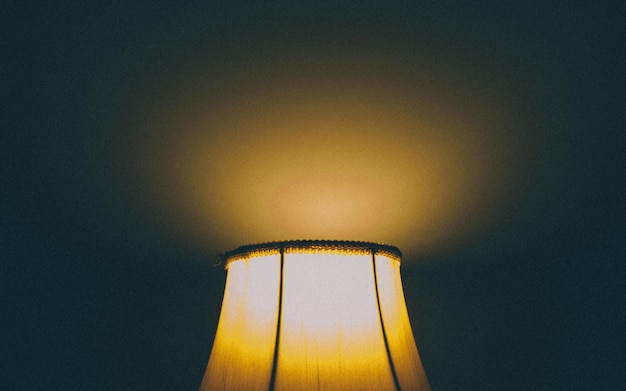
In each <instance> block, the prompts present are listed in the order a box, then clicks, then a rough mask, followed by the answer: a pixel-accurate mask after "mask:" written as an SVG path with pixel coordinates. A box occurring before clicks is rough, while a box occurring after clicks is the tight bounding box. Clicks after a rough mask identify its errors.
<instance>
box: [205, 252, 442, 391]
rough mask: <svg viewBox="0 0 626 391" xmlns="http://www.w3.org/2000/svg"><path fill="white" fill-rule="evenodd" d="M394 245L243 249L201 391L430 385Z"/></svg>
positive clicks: (231, 272) (233, 267) (229, 259)
mask: <svg viewBox="0 0 626 391" xmlns="http://www.w3.org/2000/svg"><path fill="white" fill-rule="evenodd" d="M400 256H401V254H400V252H399V251H398V250H397V249H396V248H395V247H391V246H385V245H379V244H372V243H365V242H339V241H298V242H296V241H293V242H280V243H266V244H261V245H255V246H244V247H241V248H239V249H237V250H235V251H233V252H231V253H229V254H226V256H225V258H226V259H225V262H226V268H227V269H228V277H227V280H226V288H225V292H224V301H223V303H222V311H221V314H220V320H219V323H218V328H217V334H216V337H215V342H214V344H213V350H212V352H211V357H210V359H209V364H208V366H207V370H206V373H205V375H204V379H203V381H202V384H201V386H200V390H201V391H208V390H238V391H239V390H241V391H244V390H245V391H248V390H264V391H265V390H302V391H306V390H420V391H422V390H430V387H429V385H428V380H427V379H426V375H425V373H424V370H423V367H422V363H421V360H420V357H419V354H418V352H417V348H416V346H415V341H414V339H413V333H412V330H411V325H410V323H409V318H408V313H407V310H406V304H405V302H404V294H403V291H402V282H401V280H400Z"/></svg>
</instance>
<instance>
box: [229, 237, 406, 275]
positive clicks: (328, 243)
mask: <svg viewBox="0 0 626 391" xmlns="http://www.w3.org/2000/svg"><path fill="white" fill-rule="evenodd" d="M281 251H283V252H284V253H285V254H293V253H298V254H314V253H322V254H344V255H366V254H380V255H384V256H387V257H389V258H392V259H395V260H397V261H398V262H400V260H401V259H402V253H401V252H400V250H399V249H398V248H397V247H394V246H391V245H388V244H382V243H371V242H358V241H350V240H287V241H283V242H266V243H258V244H249V245H246V246H241V247H238V248H236V249H234V250H232V251H228V252H226V253H224V254H223V255H221V256H220V257H219V258H220V260H221V261H223V262H224V265H225V268H228V264H229V263H231V262H233V261H237V260H240V259H250V258H254V257H260V256H266V255H275V254H280V252H281Z"/></svg>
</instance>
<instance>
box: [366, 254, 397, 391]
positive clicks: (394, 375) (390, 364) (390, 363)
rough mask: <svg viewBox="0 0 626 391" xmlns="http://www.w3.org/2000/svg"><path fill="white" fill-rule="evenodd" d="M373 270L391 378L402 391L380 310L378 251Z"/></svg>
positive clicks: (374, 258)
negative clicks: (377, 270) (377, 269)
mask: <svg viewBox="0 0 626 391" xmlns="http://www.w3.org/2000/svg"><path fill="white" fill-rule="evenodd" d="M372 269H373V271H374V288H375V290H376V304H377V305H378V317H379V319H380V327H381V329H382V331H383V341H385V351H386V352H387V360H389V367H390V368H391V376H392V377H393V383H394V384H395V386H396V390H397V391H401V389H400V382H399V381H398V376H397V375H396V368H395V367H394V365H393V359H392V358H391V350H389V342H388V341H387V332H386V331H385V322H384V321H383V312H382V310H381V308H380V296H379V294H378V274H377V273H376V250H373V249H372Z"/></svg>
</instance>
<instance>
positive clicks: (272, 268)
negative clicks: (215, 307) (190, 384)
mask: <svg viewBox="0 0 626 391" xmlns="http://www.w3.org/2000/svg"><path fill="white" fill-rule="evenodd" d="M279 273H280V256H279V255H270V256H260V257H258V258H253V259H250V260H246V259H242V260H238V261H236V262H232V263H231V264H230V265H229V271H228V279H227V281H226V288H225V290H224V301H223V303H222V312H221V314H220V321H219V325H218V328H217V334H216V337H215V343H214V344H213V351H212V352H211V359H210V360H209V364H208V367H207V371H206V374H205V377H204V379H203V381H202V386H201V389H203V390H221V389H228V390H242V391H243V390H267V389H268V385H269V382H270V374H271V372H272V357H273V354H274V341H275V335H276V318H277V316H278V287H279V281H280V275H279Z"/></svg>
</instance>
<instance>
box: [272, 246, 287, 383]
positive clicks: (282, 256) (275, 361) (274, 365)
mask: <svg viewBox="0 0 626 391" xmlns="http://www.w3.org/2000/svg"><path fill="white" fill-rule="evenodd" d="M284 268H285V248H284V246H280V283H279V285H278V316H277V319H276V340H275V342H274V359H273V361H272V375H271V377H270V387H269V391H274V387H275V386H276V372H277V370H278V347H279V344H280V323H281V317H282V312H283V270H284Z"/></svg>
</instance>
